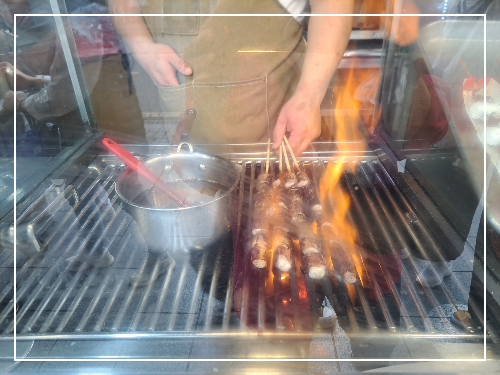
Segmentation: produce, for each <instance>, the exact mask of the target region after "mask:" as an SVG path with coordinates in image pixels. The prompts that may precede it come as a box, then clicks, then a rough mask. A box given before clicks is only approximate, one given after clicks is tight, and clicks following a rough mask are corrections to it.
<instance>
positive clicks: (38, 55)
mask: <svg viewBox="0 0 500 375" xmlns="http://www.w3.org/2000/svg"><path fill="white" fill-rule="evenodd" d="M2 7H3V8H2V9H3V13H2V15H3V16H2V18H1V20H0V29H2V34H1V35H2V37H3V38H4V43H2V54H1V56H0V60H1V64H2V65H1V67H2V75H1V77H0V90H1V93H0V96H1V97H2V98H3V100H2V109H1V113H0V124H1V134H0V142H1V147H0V157H1V158H2V159H1V163H0V165H1V167H0V168H1V181H0V184H1V187H0V218H3V217H4V216H5V215H6V214H7V213H9V212H11V211H12V209H13V184H14V182H13V181H14V180H13V179H14V162H13V158H14V132H15V134H16V138H17V140H16V146H17V154H16V155H17V177H16V178H17V192H16V194H17V201H18V202H21V201H22V200H23V199H24V198H25V197H26V196H27V195H28V194H30V193H32V192H33V190H35V189H36V188H37V187H38V186H39V185H40V184H41V183H42V181H44V180H46V179H47V177H48V176H50V174H51V173H52V172H53V171H54V170H55V169H56V168H58V167H59V166H61V165H62V164H63V163H65V162H66V161H67V160H68V159H69V158H70V157H71V155H73V154H75V152H77V150H78V149H79V148H80V147H81V145H82V144H83V143H85V141H87V140H88V139H90V138H91V137H92V135H93V134H96V133H97V129H96V126H95V120H94V118H93V115H92V112H91V111H89V109H90V108H91V107H90V105H89V102H88V99H87V97H88V94H87V91H86V85H85V81H84V79H83V74H82V71H81V66H80V59H79V57H78V53H77V50H76V47H75V43H74V40H73V36H72V31H71V27H70V24H69V19H68V18H67V17H62V18H61V17H52V16H39V15H40V14H50V13H53V11H57V12H59V11H60V10H63V11H64V9H65V8H64V3H62V9H59V5H58V4H57V2H56V1H50V2H49V1H48V0H47V1H37V2H33V3H32V4H31V5H28V4H27V3H25V2H7V3H5V4H4V5H2ZM23 13H26V15H21V14H23ZM14 14H20V15H19V16H18V17H17V29H16V33H17V38H16V41H17V45H16V50H14V42H13V38H14V34H13V33H14V24H13V22H14V19H13V15H14ZM14 54H16V56H17V61H16V63H17V70H16V73H15V74H16V76H17V82H16V83H17V87H15V86H14ZM14 92H16V94H15V95H14ZM14 100H15V101H16V102H17V112H16V115H15V116H14V112H13V109H14ZM14 125H15V126H14Z"/></svg>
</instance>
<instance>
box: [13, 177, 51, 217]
mask: <svg viewBox="0 0 500 375" xmlns="http://www.w3.org/2000/svg"><path fill="white" fill-rule="evenodd" d="M53 186H54V184H52V185H50V186H49V187H48V188H47V190H45V191H44V192H43V193H42V194H40V196H39V197H38V198H37V199H36V200H35V201H34V202H33V203H31V204H30V205H29V206H28V207H27V208H26V209H25V210H24V211H23V213H22V214H21V215H19V216H18V217H17V219H15V220H16V223H17V224H20V223H21V222H22V221H23V220H24V219H25V218H26V216H28V214H29V213H31V211H32V210H33V209H34V208H35V207H36V206H37V205H38V204H39V203H40V202H41V201H42V200H43V199H44V198H45V197H46V196H47V194H48V193H49V191H50V189H51V188H52V187H53Z"/></svg>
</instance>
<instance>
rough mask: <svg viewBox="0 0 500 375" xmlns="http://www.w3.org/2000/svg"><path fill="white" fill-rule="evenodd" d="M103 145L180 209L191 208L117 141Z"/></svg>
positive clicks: (107, 141)
mask: <svg viewBox="0 0 500 375" xmlns="http://www.w3.org/2000/svg"><path fill="white" fill-rule="evenodd" d="M102 143H103V144H104V146H106V148H107V149H108V150H109V151H111V152H112V153H113V154H115V155H116V156H117V157H118V159H120V160H121V161H123V162H124V163H125V164H126V165H127V166H128V167H129V168H131V169H133V170H134V171H135V172H137V173H139V174H140V175H141V176H142V177H144V178H145V179H146V180H148V181H149V182H151V183H152V184H153V187H157V188H158V189H159V190H160V191H161V192H162V193H164V194H165V195H167V196H168V197H169V198H170V199H172V200H173V201H174V203H175V204H177V205H178V206H179V207H188V206H190V205H189V204H188V203H186V202H185V201H184V200H183V199H182V198H181V197H179V196H178V195H177V194H175V193H174V192H173V191H172V190H171V189H170V188H169V187H168V185H167V184H166V183H165V182H164V181H163V180H161V179H160V177H158V176H157V175H155V174H154V173H153V172H152V171H151V170H150V169H149V168H148V167H146V166H145V165H144V164H142V163H141V162H140V161H139V160H137V159H136V158H135V157H134V155H132V154H131V153H130V152H128V151H127V150H125V149H124V148H123V147H122V146H120V145H119V144H118V143H116V142H115V141H113V140H111V139H109V138H104V139H103V140H102Z"/></svg>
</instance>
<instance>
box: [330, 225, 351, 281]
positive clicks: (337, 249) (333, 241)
mask: <svg viewBox="0 0 500 375" xmlns="http://www.w3.org/2000/svg"><path fill="white" fill-rule="evenodd" d="M321 232H322V233H323V237H324V238H325V240H326V242H327V244H328V247H329V250H330V254H331V256H332V258H333V259H335V260H336V262H337V264H338V265H339V268H340V274H341V275H342V278H343V279H344V281H345V282H347V283H349V284H354V283H355V282H356V267H355V266H354V265H353V264H352V263H351V261H350V257H349V254H348V253H347V252H346V250H345V248H344V246H343V245H342V242H340V241H339V240H338V239H337V238H336V237H335V232H334V228H333V225H332V224H331V223H329V222H324V223H323V225H321Z"/></svg>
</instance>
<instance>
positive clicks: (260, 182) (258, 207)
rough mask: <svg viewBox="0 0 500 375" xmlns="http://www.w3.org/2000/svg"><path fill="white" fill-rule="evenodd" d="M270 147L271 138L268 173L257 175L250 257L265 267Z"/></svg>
mask: <svg viewBox="0 0 500 375" xmlns="http://www.w3.org/2000/svg"><path fill="white" fill-rule="evenodd" d="M269 147H270V140H269V141H268V144H267V155H268V159H267V163H266V173H261V174H260V175H259V177H257V185H256V186H255V190H256V194H255V209H254V214H253V222H252V235H253V240H252V247H251V253H250V258H251V260H252V264H253V265H254V266H255V267H257V268H265V267H266V265H267V253H268V244H269V223H268V220H267V217H266V216H267V212H266V210H267V208H268V207H269V206H270V205H271V202H272V193H271V175H270V174H269V173H268V172H269Z"/></svg>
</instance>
